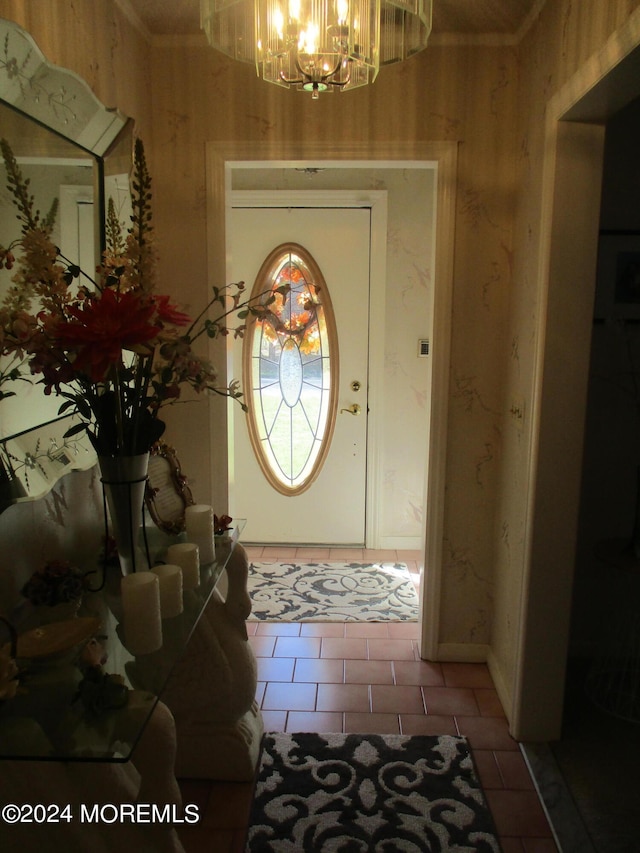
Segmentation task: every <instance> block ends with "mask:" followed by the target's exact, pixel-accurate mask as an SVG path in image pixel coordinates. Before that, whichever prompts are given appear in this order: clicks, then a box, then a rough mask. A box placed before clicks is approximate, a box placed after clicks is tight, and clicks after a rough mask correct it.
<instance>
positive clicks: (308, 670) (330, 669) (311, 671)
mask: <svg viewBox="0 0 640 853" xmlns="http://www.w3.org/2000/svg"><path fill="white" fill-rule="evenodd" d="M293 680H294V681H313V682H315V683H319V684H323V683H328V684H343V683H344V661H342V660H324V659H320V658H299V659H298V660H297V661H296V666H295V669H294V671H293Z"/></svg>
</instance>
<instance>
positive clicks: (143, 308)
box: [56, 288, 158, 382]
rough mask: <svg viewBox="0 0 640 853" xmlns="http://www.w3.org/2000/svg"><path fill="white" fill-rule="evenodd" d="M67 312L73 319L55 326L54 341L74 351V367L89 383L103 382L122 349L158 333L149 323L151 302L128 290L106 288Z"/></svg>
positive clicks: (133, 346) (132, 346) (117, 361)
mask: <svg viewBox="0 0 640 853" xmlns="http://www.w3.org/2000/svg"><path fill="white" fill-rule="evenodd" d="M69 313H70V314H71V315H72V317H73V318H74V319H73V320H72V321H71V322H69V323H62V324H60V325H59V326H58V328H57V330H56V342H57V344H58V345H59V346H61V347H62V348H63V349H65V350H71V351H72V352H75V354H76V357H75V359H74V360H73V368H74V370H75V371H76V373H86V374H87V375H88V376H89V378H90V379H91V380H92V381H93V382H102V381H104V379H105V377H106V375H107V373H108V372H109V368H110V367H111V366H112V365H118V364H120V362H121V360H122V350H123V349H129V350H131V349H134V348H135V347H138V346H140V345H142V344H146V343H148V342H149V341H151V340H153V339H154V338H155V337H157V335H158V327H157V326H155V325H153V324H152V323H151V319H152V317H153V315H154V313H155V306H154V304H153V302H152V301H150V300H148V299H141V298H140V296H139V295H138V294H136V293H133V292H131V291H129V292H127V293H118V292H117V291H115V290H111V289H110V288H107V289H105V290H104V291H103V292H102V293H101V294H100V297H99V298H97V299H88V300H87V301H86V302H85V303H84V304H83V306H82V307H81V308H76V307H74V308H71V309H70V311H69Z"/></svg>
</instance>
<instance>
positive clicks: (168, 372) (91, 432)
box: [0, 139, 288, 456]
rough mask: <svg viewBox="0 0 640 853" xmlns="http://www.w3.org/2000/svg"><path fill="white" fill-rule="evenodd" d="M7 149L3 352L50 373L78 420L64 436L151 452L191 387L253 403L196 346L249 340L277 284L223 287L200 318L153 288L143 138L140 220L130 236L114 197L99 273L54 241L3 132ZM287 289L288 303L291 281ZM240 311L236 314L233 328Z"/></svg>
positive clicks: (137, 196)
mask: <svg viewBox="0 0 640 853" xmlns="http://www.w3.org/2000/svg"><path fill="white" fill-rule="evenodd" d="M0 149H1V151H2V154H3V157H4V160H5V165H6V169H7V175H8V181H9V185H8V188H9V190H10V192H11V194H12V196H13V201H14V204H15V205H16V207H17V209H18V214H19V216H18V218H19V220H20V221H21V223H22V235H21V237H20V239H19V240H18V241H15V243H13V244H11V245H10V246H8V247H6V248H2V247H1V246H0V264H3V265H4V266H5V267H9V268H14V267H15V272H14V274H13V276H12V282H13V286H12V287H11V289H10V292H9V294H8V296H7V297H6V298H5V300H4V302H3V303H2V304H1V305H0V348H1V351H2V353H3V354H5V355H12V354H13V355H15V356H16V358H17V359H18V361H20V362H22V359H25V360H26V363H27V364H28V366H29V369H30V372H31V374H33V375H40V376H41V377H42V378H41V381H42V383H43V384H44V392H45V394H51V393H56V394H58V395H59V396H60V397H61V398H63V400H64V402H63V404H62V405H61V407H60V413H61V414H62V413H77V414H78V415H79V416H80V419H81V421H80V422H79V423H76V424H75V425H74V426H73V427H72V428H71V429H70V430H69V431H68V432H67V436H71V435H74V434H76V433H78V432H80V431H83V430H86V432H87V434H88V436H89V438H90V440H91V442H92V444H93V446H94V448H95V450H96V452H97V453H98V455H101V456H133V455H136V454H139V453H145V452H146V451H148V450H149V449H150V447H151V446H152V445H153V444H154V443H155V442H156V441H157V440H158V439H159V438H160V436H161V435H162V433H163V431H164V423H163V421H162V420H161V419H160V418H159V416H158V415H159V412H160V410H161V409H162V408H163V407H164V406H166V405H170V404H173V403H175V402H177V401H178V400H179V399H180V397H181V394H182V389H183V388H184V387H185V386H186V387H189V388H191V389H193V390H194V391H195V392H197V393H201V392H203V391H210V392H213V393H217V394H223V395H225V396H229V397H231V398H233V399H236V400H238V401H239V402H240V405H241V406H242V407H243V408H244V409H245V410H246V406H245V405H244V403H242V401H241V399H240V398H241V397H242V393H241V391H240V389H239V384H238V382H237V381H232V382H230V383H229V385H228V386H227V387H226V388H220V387H218V385H217V376H216V372H215V369H214V368H213V366H212V364H211V363H210V362H209V361H208V360H206V359H205V358H202V357H201V356H200V355H198V354H196V352H195V350H194V345H195V344H196V342H197V341H198V339H199V338H200V337H201V336H206V337H208V338H216V337H218V336H220V335H228V334H230V332H233V333H234V335H235V336H236V337H238V336H239V337H241V336H242V335H243V333H244V330H245V327H246V323H245V321H246V319H247V318H248V317H249V316H250V315H254V316H256V317H257V318H258V319H260V318H261V317H264V316H265V314H266V312H267V311H268V306H269V304H271V303H272V302H273V301H274V300H275V299H276V292H271V291H270V292H269V293H265V294H260V295H258V296H257V297H254V298H253V299H252V298H245V297H244V284H243V282H238V283H235V284H230V285H225V286H223V287H214V288H213V294H212V298H211V300H210V301H209V303H208V304H207V305H206V306H205V308H204V309H203V310H202V311H201V312H200V313H199V314H198V315H197V317H196V318H195V319H191V318H190V317H189V316H188V315H187V314H185V313H183V312H182V311H181V310H180V309H179V308H178V307H177V306H176V305H174V304H173V303H172V302H171V300H170V299H169V297H168V296H166V295H162V294H157V293H156V291H155V288H156V253H155V246H154V239H153V227H152V213H151V177H150V175H149V172H148V169H147V164H146V159H145V154H144V147H143V144H142V142H141V141H140V140H136V143H135V147H134V162H133V172H132V180H131V195H132V210H133V213H132V216H131V225H130V227H129V229H128V231H127V232H126V234H125V233H123V230H122V227H121V224H120V222H119V220H118V217H117V215H116V214H115V209H114V206H113V204H112V203H111V202H110V203H109V206H108V211H107V221H106V233H105V236H106V240H105V242H106V247H107V248H106V251H105V252H104V254H103V258H102V263H101V265H100V266H99V268H98V270H97V275H96V276H95V278H94V277H92V276H90V275H88V274H87V273H86V272H85V271H83V270H81V269H80V268H79V267H78V266H77V265H74V264H71V263H69V262H68V260H67V259H66V258H64V257H63V256H62V255H61V253H60V251H59V249H58V248H57V247H56V246H55V245H54V244H53V242H52V240H51V230H52V226H53V222H54V220H55V214H56V209H57V205H56V204H55V203H54V204H53V205H52V208H51V210H50V211H49V212H48V213H47V214H46V215H45V216H42V215H41V214H40V212H39V211H38V210H36V209H35V206H34V198H33V196H32V195H31V194H30V192H29V181H28V179H25V178H24V177H23V175H22V173H21V171H20V168H19V166H18V164H17V162H16V160H15V157H14V156H13V153H12V151H11V148H10V146H9V144H8V143H7V141H6V140H4V139H3V140H1V141H0ZM16 243H19V245H20V248H21V249H22V253H21V254H20V255H19V256H18V257H17V258H16V256H15V254H14V250H15V249H16ZM278 292H279V293H280V295H281V296H282V298H283V299H285V298H286V295H287V292H288V285H285V286H283V287H282V288H280V290H279V291H278ZM35 300H37V301H38V302H39V306H38V309H37V310H36V311H35V312H33V311H32V308H31V306H32V302H34V301H35ZM214 308H216V309H217V311H218V313H217V316H215V317H211V316H210V313H211V311H212V310H213V309H214ZM231 318H233V320H234V321H238V325H236V326H235V328H233V329H230V328H229V327H228V326H227V321H228V320H229V319H231ZM16 371H17V372H16ZM18 377H20V378H23V377H22V375H21V374H20V367H19V366H16V365H13V366H12V367H11V368H10V378H13V379H16V378H18ZM1 382H2V376H0V383H1ZM0 399H1V397H0Z"/></svg>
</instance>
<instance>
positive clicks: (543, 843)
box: [505, 838, 558, 853]
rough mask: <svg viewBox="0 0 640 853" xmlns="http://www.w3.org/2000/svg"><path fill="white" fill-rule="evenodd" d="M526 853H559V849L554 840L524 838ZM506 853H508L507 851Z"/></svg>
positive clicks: (523, 846) (522, 840) (523, 845)
mask: <svg viewBox="0 0 640 853" xmlns="http://www.w3.org/2000/svg"><path fill="white" fill-rule="evenodd" d="M519 840H520V841H521V843H522V849H523V850H524V853H558V847H557V845H556V843H555V841H554V840H553V838H522V839H519ZM505 853H507V851H506V849H505Z"/></svg>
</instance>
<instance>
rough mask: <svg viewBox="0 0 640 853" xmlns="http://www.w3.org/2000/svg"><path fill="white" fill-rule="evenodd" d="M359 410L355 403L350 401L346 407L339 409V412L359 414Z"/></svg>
mask: <svg viewBox="0 0 640 853" xmlns="http://www.w3.org/2000/svg"><path fill="white" fill-rule="evenodd" d="M361 411H362V410H361V408H360V406H359V405H358V404H357V403H352V404H351V405H350V406H349V408H348V409H340V414H342V413H343V412H349V414H350V415H359V414H360V412H361Z"/></svg>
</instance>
